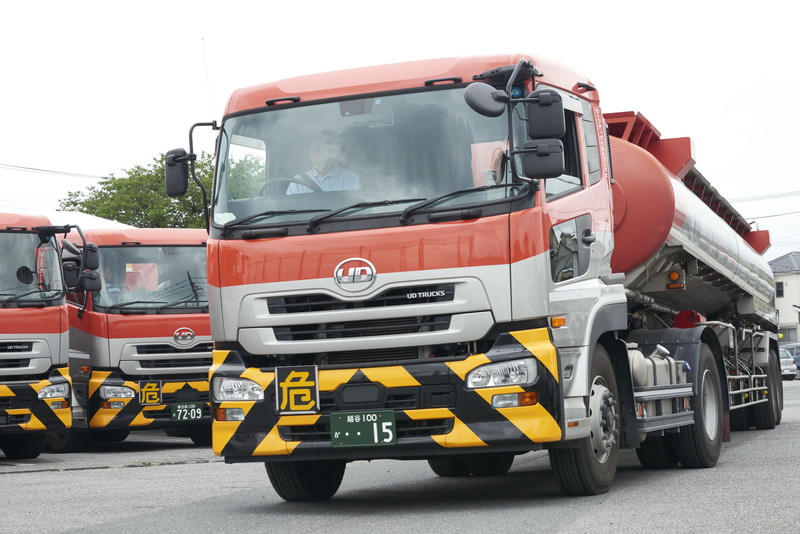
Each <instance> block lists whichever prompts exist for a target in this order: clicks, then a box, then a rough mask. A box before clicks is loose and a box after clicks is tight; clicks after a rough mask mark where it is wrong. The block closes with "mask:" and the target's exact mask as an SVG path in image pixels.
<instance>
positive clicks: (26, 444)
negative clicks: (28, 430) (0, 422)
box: [0, 434, 47, 460]
mask: <svg viewBox="0 0 800 534" xmlns="http://www.w3.org/2000/svg"><path fill="white" fill-rule="evenodd" d="M46 439H47V436H45V435H44V434H14V435H10V436H3V437H2V438H0V448H2V449H3V453H5V455H6V458H8V459H9V460H31V459H33V458H38V457H39V455H40V454H42V451H43V450H44V442H45V440H46Z"/></svg>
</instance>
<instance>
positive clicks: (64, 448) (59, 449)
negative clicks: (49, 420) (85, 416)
mask: <svg viewBox="0 0 800 534" xmlns="http://www.w3.org/2000/svg"><path fill="white" fill-rule="evenodd" d="M88 442H89V432H87V431H86V430H78V429H76V428H65V429H63V430H56V431H55V432H54V433H52V434H51V435H50V436H48V437H47V444H46V447H47V450H48V451H50V452H55V453H59V454H63V453H68V452H80V451H82V450H84V449H85V448H86V445H87V444H88Z"/></svg>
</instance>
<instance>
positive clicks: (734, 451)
mask: <svg viewBox="0 0 800 534" xmlns="http://www.w3.org/2000/svg"><path fill="white" fill-rule="evenodd" d="M784 386H785V397H786V400H785V403H786V406H785V410H784V415H783V422H782V423H781V425H780V426H778V428H776V429H775V430H771V431H758V430H750V431H746V432H735V433H734V434H733V440H732V441H731V442H730V443H725V444H724V445H723V451H722V455H721V458H720V461H719V464H718V465H717V467H715V468H713V469H700V470H687V469H681V468H679V469H673V470H665V471H648V470H645V469H642V468H641V467H640V466H639V463H638V461H637V459H636V456H635V454H633V453H632V452H630V451H624V452H623V454H622V455H621V464H620V468H619V470H618V473H617V479H616V481H615V484H614V487H613V488H612V489H611V491H610V492H609V493H608V494H606V495H601V496H597V497H581V498H570V497H564V496H562V495H561V494H560V493H559V491H558V488H557V487H556V484H555V481H554V479H553V477H552V474H551V472H550V467H549V462H548V459H547V454H546V453H544V452H536V453H530V454H526V455H524V456H520V457H518V458H517V459H516V461H515V463H514V466H513V468H512V470H511V471H510V472H509V473H508V474H507V475H505V476H502V477H488V478H472V477H471V478H465V479H442V478H438V477H436V476H435V475H434V474H433V473H432V472H431V471H430V469H429V468H428V466H427V464H426V463H425V462H397V461H374V462H356V463H353V464H350V465H349V466H348V469H347V473H346V474H345V479H344V482H343V483H342V487H341V489H340V491H339V493H338V494H337V495H336V496H335V497H334V499H333V500H332V501H330V502H328V503H322V504H297V503H285V502H283V501H282V500H281V499H280V498H279V497H278V496H277V495H276V494H275V492H274V491H273V490H272V488H271V487H270V486H269V483H268V481H267V477H266V473H265V472H264V467H263V465H261V464H259V463H254V464H236V465H227V464H225V463H224V462H222V460H221V459H220V458H217V457H215V456H214V455H213V454H212V453H211V451H210V450H208V449H206V448H202V447H197V446H194V445H193V444H192V443H191V441H189V440H188V439H186V438H173V437H168V436H166V435H164V434H163V433H161V432H155V431H152V432H151V431H148V432H140V433H134V434H132V435H131V437H129V438H128V439H127V440H126V441H125V442H122V443H116V444H105V445H95V446H94V447H93V448H92V449H91V450H90V451H88V452H84V453H79V454H71V455H56V454H43V455H42V456H41V457H40V458H38V459H36V460H30V461H25V462H11V461H8V460H6V459H5V458H4V457H3V456H0V495H2V497H0V510H2V514H0V532H3V533H6V532H9V533H17V532H36V533H49V532H82V533H88V532H98V533H100V532H102V533H108V532H115V533H123V532H192V533H201V532H214V533H219V532H244V531H249V532H287V533H292V532H296V533H310V532H314V533H326V534H327V533H350V532H373V533H390V532H398V531H403V532H416V533H427V532H470V533H471V532H504V533H505V532H533V531H538V532H561V533H570V534H574V533H581V532H593V533H604V532H609V533H611V532H613V533H641V532H651V533H658V532H669V533H680V532H686V533H692V534H697V533H705V532H709V533H711V532H713V533H726V532H731V533H733V532H743V531H757V532H759V534H765V533H773V532H774V533H781V534H782V533H785V532H793V531H795V530H797V526H796V523H797V520H798V519H797V518H798V516H800V505H798V504H796V502H797V501H796V498H795V497H796V495H798V494H800V462H798V461H797V459H796V456H797V450H798V444H800V381H798V382H784Z"/></svg>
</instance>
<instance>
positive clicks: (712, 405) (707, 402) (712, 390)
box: [702, 371, 720, 440]
mask: <svg viewBox="0 0 800 534" xmlns="http://www.w3.org/2000/svg"><path fill="white" fill-rule="evenodd" d="M702 384H703V421H704V423H705V425H704V427H705V431H706V436H708V439H710V440H713V439H714V438H716V437H717V433H718V431H719V424H720V420H719V402H720V401H719V392H718V391H717V382H716V380H714V377H713V376H712V375H711V372H710V371H705V372H703V381H702Z"/></svg>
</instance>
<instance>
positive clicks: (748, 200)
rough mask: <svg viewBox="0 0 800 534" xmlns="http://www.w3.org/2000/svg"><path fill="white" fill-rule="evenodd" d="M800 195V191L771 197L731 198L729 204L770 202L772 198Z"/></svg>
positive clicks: (776, 194)
mask: <svg viewBox="0 0 800 534" xmlns="http://www.w3.org/2000/svg"><path fill="white" fill-rule="evenodd" d="M797 195H800V191H787V192H786V193H773V194H771V195H761V196H757V197H742V198H731V199H729V200H728V202H750V201H751V200H769V199H771V198H783V197H794V196H797Z"/></svg>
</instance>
